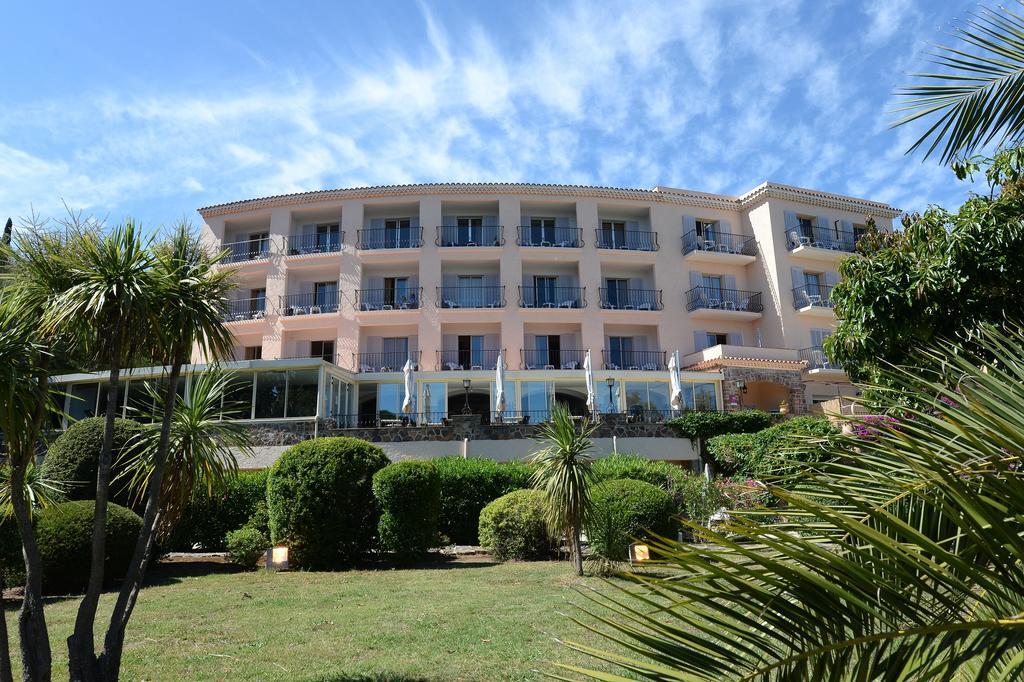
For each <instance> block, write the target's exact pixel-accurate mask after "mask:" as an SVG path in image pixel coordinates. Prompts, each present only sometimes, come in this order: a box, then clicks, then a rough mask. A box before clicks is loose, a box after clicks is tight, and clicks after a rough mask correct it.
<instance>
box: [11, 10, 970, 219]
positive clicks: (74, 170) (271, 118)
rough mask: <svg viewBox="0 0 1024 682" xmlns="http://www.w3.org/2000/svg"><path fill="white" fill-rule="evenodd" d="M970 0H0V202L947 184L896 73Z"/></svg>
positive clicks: (182, 204) (945, 198)
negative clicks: (393, 189)
mask: <svg viewBox="0 0 1024 682" xmlns="http://www.w3.org/2000/svg"><path fill="white" fill-rule="evenodd" d="M972 4H973V3H972V2H971V0H964V1H959V0H958V1H948V2H937V1H933V2H926V1H925V0H917V1H915V0H865V1H863V2H835V1H833V2H829V1H822V0H811V1H809V2H796V1H792V2H782V1H780V2H771V1H765V0H749V1H746V0H743V1H729V0H718V1H708V2H683V1H679V0H677V1H675V2H668V3H665V4H664V5H657V4H653V3H641V4H631V3H629V2H621V1H620V2H615V3H609V4H607V5H600V4H598V3H595V2H578V3H528V2H517V1H512V2H503V3H498V2H466V3H454V2H445V3H431V4H425V3H417V2H390V1H384V0H380V1H377V2H373V3H341V2H301V3H299V2H296V3H289V2H280V1H274V2H260V1H255V0H253V1H251V2H241V1H239V2H227V1H225V2H209V1H208V0H207V1H205V2H188V1H178V2H173V3H146V2H137V1H133V2H130V3H129V2H124V3H122V2H96V3H84V2H67V3H57V2H45V1H40V2H35V3H9V4H8V6H7V7H6V8H5V10H4V19H5V21H4V23H5V29H6V30H5V31H4V39H3V43H2V44H0V217H2V216H5V215H8V214H10V215H14V216H16V217H17V216H24V215H26V214H28V212H29V210H30V206H31V207H34V208H35V210H36V211H37V212H39V213H42V214H44V215H53V214H59V213H60V212H62V211H63V209H62V208H61V206H62V202H66V203H67V204H68V205H70V206H71V207H73V208H76V209H85V210H86V211H87V212H88V213H92V214H96V215H100V216H108V217H109V219H110V220H112V221H116V220H120V219H122V218H123V217H125V216H129V215H130V216H133V217H135V218H136V219H138V220H141V221H142V222H143V223H144V224H146V225H152V226H156V225H159V224H166V223H169V222H173V221H174V220H176V219H178V218H180V217H182V216H187V217H189V218H191V219H193V220H198V216H196V215H195V213H194V209H195V208H197V207H199V206H204V205H207V204H212V203H218V202H222V201H230V200H235V199H243V198H249V197H254V196H263V195H267V194H280V193H286V192H296V191H302V190H313V189H322V188H330V187H347V186H359V185H367V184H392V183H407V182H421V181H422V182H429V181H475V180H500V181H529V182H558V183H581V184H601V185H614V186H625V187H643V188H649V187H653V186H655V185H659V184H660V185H668V186H674V187H686V188H690V189H697V190H702V191H710V192H723V193H740V192H743V191H746V190H748V189H750V188H752V187H753V186H755V185H757V184H759V183H760V182H762V181H764V180H766V179H768V180H772V181H775V182H782V183H787V184H793V185H800V186H807V187H813V188H817V189H824V190H829V191H835V192H840V193H845V194H853V195H856V196H862V197H866V198H870V199H876V200H879V201H887V202H890V203H891V204H893V205H894V206H897V207H899V208H903V209H919V208H922V207H924V206H925V205H926V204H927V203H929V202H934V203H941V204H944V205H947V206H954V205H957V204H958V203H959V202H960V201H962V199H963V198H964V197H965V195H966V190H967V187H966V186H964V185H963V184H961V183H957V182H956V181H955V179H954V178H953V176H952V174H951V173H950V172H949V171H948V170H946V169H944V168H942V167H940V166H938V164H937V163H936V162H935V161H932V160H929V161H924V162H922V160H921V157H920V155H917V156H915V157H905V156H904V155H903V152H904V150H905V149H906V148H907V147H908V146H909V143H910V142H911V141H912V139H913V131H912V130H909V129H907V130H902V129H901V130H890V129H889V128H888V123H889V122H890V121H891V120H892V118H893V116H892V114H891V113H889V111H890V110H891V108H892V106H893V104H894V102H893V99H892V97H891V92H892V90H893V88H894V87H896V86H897V85H899V84H901V83H903V82H905V81H906V76H905V74H906V73H908V72H910V71H913V70H915V69H918V68H921V67H922V66H923V63H922V50H924V49H925V47H926V44H927V43H928V42H930V41H937V40H943V39H945V38H947V37H948V32H949V24H950V22H951V21H952V20H953V19H955V18H957V17H960V16H962V15H963V13H964V12H965V11H966V10H968V9H969V8H970V7H971V6H972Z"/></svg>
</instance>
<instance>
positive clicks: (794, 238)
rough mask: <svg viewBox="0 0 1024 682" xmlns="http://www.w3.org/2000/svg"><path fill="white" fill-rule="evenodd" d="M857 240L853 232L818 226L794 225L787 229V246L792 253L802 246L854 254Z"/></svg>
mask: <svg viewBox="0 0 1024 682" xmlns="http://www.w3.org/2000/svg"><path fill="white" fill-rule="evenodd" d="M856 241H857V239H856V236H855V235H854V233H853V232H851V231H849V230H840V229H836V228H831V227H818V226H817V225H794V226H790V227H787V228H786V246H787V247H788V248H789V250H790V251H792V250H793V249H798V248H800V247H801V246H808V247H813V248H816V249H829V250H832V251H843V252H847V253H853V251H854V246H855V243H856Z"/></svg>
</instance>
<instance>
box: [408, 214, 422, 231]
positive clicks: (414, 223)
mask: <svg viewBox="0 0 1024 682" xmlns="http://www.w3.org/2000/svg"><path fill="white" fill-rule="evenodd" d="M419 226H420V217H419V216H418V215H416V216H411V217H410V218H409V227H414V228H417V229H418V228H419Z"/></svg>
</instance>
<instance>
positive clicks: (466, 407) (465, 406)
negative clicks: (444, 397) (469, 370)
mask: <svg viewBox="0 0 1024 682" xmlns="http://www.w3.org/2000/svg"><path fill="white" fill-rule="evenodd" d="M469 384H470V380H469V379H463V380H462V390H463V391H465V392H466V401H465V402H464V403H463V405H462V414H473V410H471V409H469Z"/></svg>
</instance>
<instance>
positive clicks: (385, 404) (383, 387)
mask: <svg viewBox="0 0 1024 682" xmlns="http://www.w3.org/2000/svg"><path fill="white" fill-rule="evenodd" d="M404 400H405V386H403V385H402V384H377V412H378V413H379V414H380V417H381V419H394V418H396V417H398V416H399V415H400V414H402V402H403V401H404Z"/></svg>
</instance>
